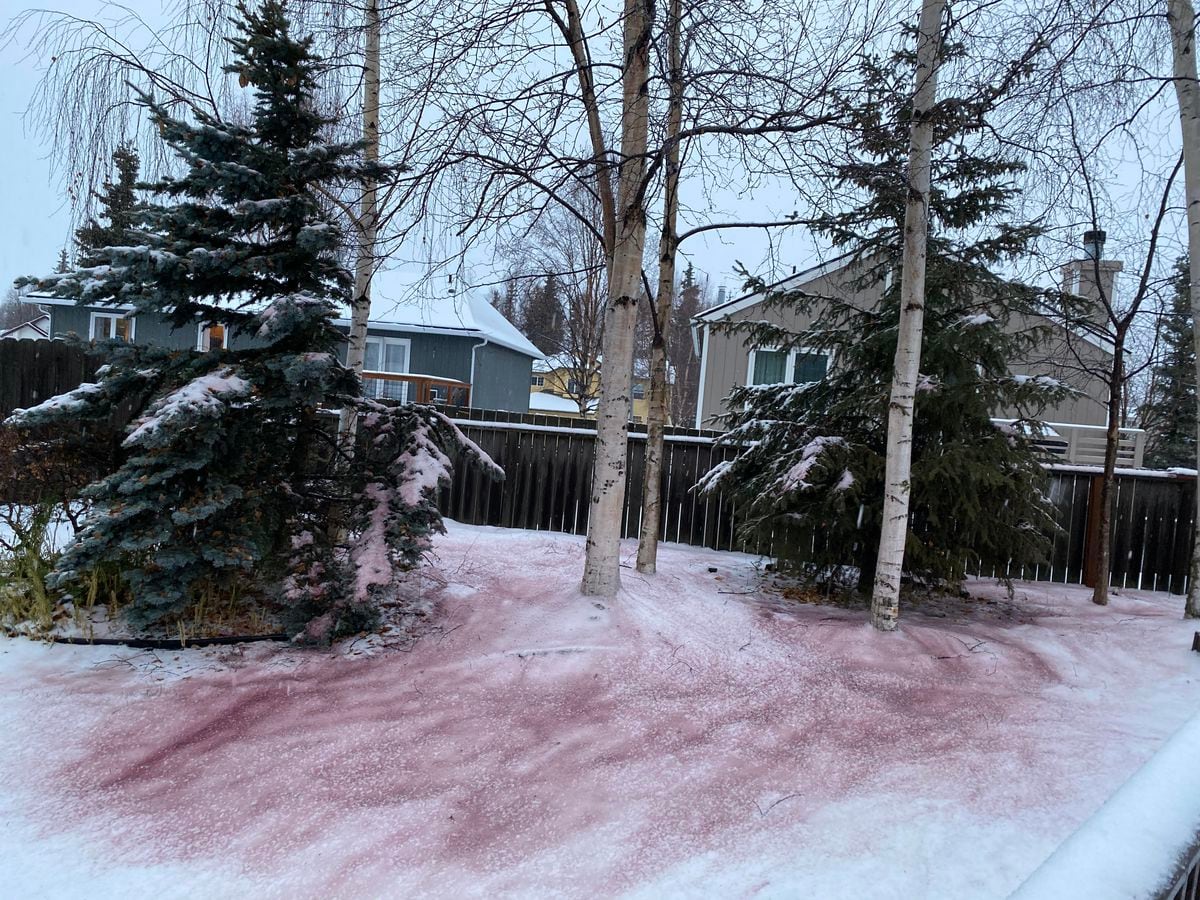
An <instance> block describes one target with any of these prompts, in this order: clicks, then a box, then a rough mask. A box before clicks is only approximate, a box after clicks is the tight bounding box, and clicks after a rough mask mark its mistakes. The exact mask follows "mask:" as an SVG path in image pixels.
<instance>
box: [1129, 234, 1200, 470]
mask: <svg viewBox="0 0 1200 900" xmlns="http://www.w3.org/2000/svg"><path fill="white" fill-rule="evenodd" d="M1189 277H1190V276H1189V269H1188V260H1187V257H1186V256H1185V257H1183V258H1182V259H1180V260H1179V261H1178V262H1176V264H1175V278H1174V282H1175V292H1174V294H1173V296H1172V298H1171V312H1170V314H1169V315H1167V317H1166V318H1164V319H1163V321H1162V323H1161V325H1160V331H1159V336H1160V338H1161V340H1162V342H1163V345H1164V352H1163V356H1162V362H1160V363H1159V364H1158V365H1156V366H1155V367H1154V370H1153V373H1152V376H1151V377H1152V379H1153V382H1152V385H1153V386H1152V388H1151V391H1150V397H1149V398H1148V401H1147V403H1146V405H1145V406H1144V407H1143V408H1142V410H1141V419H1142V421H1143V422H1145V423H1146V428H1147V431H1148V432H1149V434H1148V435H1147V438H1148V440H1147V447H1146V465H1147V466H1150V467H1152V468H1162V469H1165V468H1169V467H1172V466H1180V467H1184V468H1189V469H1194V468H1195V467H1196V346H1195V344H1194V343H1193V337H1192V306H1191V296H1190V294H1189V293H1188V283H1189Z"/></svg>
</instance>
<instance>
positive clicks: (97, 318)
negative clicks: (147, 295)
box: [88, 312, 133, 341]
mask: <svg viewBox="0 0 1200 900" xmlns="http://www.w3.org/2000/svg"><path fill="white" fill-rule="evenodd" d="M88 337H90V338H91V339H92V340H93V341H132V340H133V319H132V317H129V316H123V315H121V314H120V313H97V312H94V313H92V319H91V329H90V333H89V334H88Z"/></svg>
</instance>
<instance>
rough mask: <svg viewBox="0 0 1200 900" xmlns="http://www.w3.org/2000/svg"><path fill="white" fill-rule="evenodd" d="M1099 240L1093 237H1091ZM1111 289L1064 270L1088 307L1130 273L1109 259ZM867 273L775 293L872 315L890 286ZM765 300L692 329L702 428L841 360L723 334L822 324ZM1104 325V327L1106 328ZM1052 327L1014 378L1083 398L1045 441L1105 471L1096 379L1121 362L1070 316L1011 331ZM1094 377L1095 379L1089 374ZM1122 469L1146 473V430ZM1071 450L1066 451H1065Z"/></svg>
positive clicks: (837, 266)
mask: <svg viewBox="0 0 1200 900" xmlns="http://www.w3.org/2000/svg"><path fill="white" fill-rule="evenodd" d="M1099 234H1100V238H1099V243H1098V244H1096V245H1094V246H1093V247H1092V248H1091V249H1090V250H1089V251H1088V252H1089V253H1096V254H1097V255H1102V253H1103V233H1102V232H1101V233H1099ZM1090 235H1091V233H1089V236H1090ZM1098 268H1099V269H1100V273H1101V279H1103V283H1102V284H1101V285H1100V286H1099V288H1098V286H1097V285H1096V284H1095V283H1094V280H1093V279H1094V273H1095V271H1096V269H1097V265H1096V261H1095V260H1094V259H1093V258H1091V257H1090V256H1088V255H1086V254H1085V258H1083V259H1079V260H1074V261H1072V262H1070V263H1068V264H1067V265H1065V266H1064V267H1063V287H1064V290H1065V291H1067V292H1069V293H1075V294H1077V295H1079V296H1081V297H1083V298H1085V299H1086V298H1092V299H1094V298H1095V297H1097V296H1098V293H1097V291H1098V289H1100V288H1102V289H1104V290H1105V291H1106V292H1107V291H1111V289H1112V286H1113V283H1114V279H1115V277H1116V274H1117V272H1119V271H1120V269H1121V264H1120V263H1119V262H1116V261H1111V260H1100V262H1099V266H1098ZM861 273H862V269H861V264H859V263H856V262H855V261H854V260H853V258H852V257H851V256H850V255H843V256H839V257H836V258H834V259H831V260H829V261H827V262H824V263H822V264H820V265H816V266H813V267H812V268H809V269H806V270H804V271H801V272H798V273H796V274H794V275H791V276H789V277H788V278H785V279H783V280H782V281H779V282H777V283H776V284H773V285H771V286H770V288H769V289H770V290H772V291H778V290H802V291H805V292H807V293H809V294H812V295H816V296H818V297H837V298H839V299H841V300H844V301H846V302H849V303H852V304H854V305H856V306H860V307H862V308H866V307H868V305H874V304H877V303H879V302H880V301H881V299H882V296H883V290H884V285H883V283H882V281H880V282H878V283H875V284H871V285H869V286H867V287H863V286H861V284H858V286H856V283H857V282H859V281H860V280H861ZM764 299H765V297H764V295H763V294H762V293H761V292H759V293H749V294H744V295H742V296H740V297H736V298H734V299H732V300H728V301H726V302H724V303H718V304H717V305H715V306H712V307H709V308H708V309H706V310H704V311H703V312H700V313H699V314H697V315H696V316H695V317H694V318H693V320H692V340H693V343H694V345H695V349H696V352H697V354H698V355H699V356H700V386H699V391H698V396H697V400H696V419H695V425H696V427H697V428H713V427H719V424H718V423H717V422H716V421H715V417H716V416H718V415H719V414H720V413H722V412H723V411H724V409H723V403H724V400H725V398H726V397H728V396H729V393H730V391H731V390H732V389H733V388H734V387H735V386H738V385H744V384H774V383H779V382H791V383H804V382H812V381H819V380H821V379H822V378H824V377H825V375H826V373H827V372H828V371H829V369H830V367H831V366H834V365H836V360H833V359H830V358H829V356H828V355H827V353H825V352H821V351H817V350H805V349H803V348H801V349H793V350H791V351H790V352H786V353H785V352H780V351H777V350H773V349H771V348H764V347H756V346H753V345H752V344H751V343H750V342H749V341H748V339H747V337H746V336H745V335H743V334H737V333H729V332H726V331H723V330H722V327H721V326H722V325H727V324H728V323H731V322H739V321H763V320H766V321H769V322H771V323H773V324H775V325H779V326H782V327H784V328H786V329H787V330H788V331H791V332H796V333H800V332H803V331H805V330H806V329H808V328H809V327H811V325H812V322H813V318H814V317H813V315H811V314H805V313H801V312H799V311H797V310H795V309H794V308H779V307H767V306H765V305H764V303H763V301H764ZM1097 321H1098V322H1099V319H1098V320H1097ZM1035 326H1038V327H1046V326H1049V328H1048V331H1049V334H1050V337H1049V338H1048V339H1047V340H1045V341H1043V342H1042V344H1041V345H1040V346H1039V348H1038V350H1037V351H1036V353H1035V354H1034V355H1033V356H1031V357H1030V358H1028V359H1019V360H1013V361H1011V362H1010V369H1011V370H1012V373H1013V374H1014V375H1030V376H1036V375H1047V376H1050V377H1053V378H1056V379H1058V380H1060V381H1062V382H1064V383H1066V384H1069V385H1070V386H1071V387H1073V388H1074V389H1075V394H1074V395H1073V396H1071V397H1069V398H1068V399H1066V400H1064V401H1062V402H1061V403H1059V404H1058V405H1056V406H1054V407H1052V408H1050V409H1047V410H1045V411H1044V412H1043V414H1042V420H1043V422H1045V439H1046V440H1045V442H1046V444H1047V445H1048V446H1052V447H1055V448H1057V449H1061V450H1062V452H1063V453H1064V455H1065V456H1066V458H1067V459H1068V461H1070V462H1088V463H1093V462H1097V461H1098V460H1099V459H1100V458H1102V448H1103V442H1104V426H1105V423H1106V421H1107V416H1108V404H1107V397H1108V389H1107V386H1106V385H1105V384H1104V382H1103V380H1102V379H1100V378H1099V377H1097V376H1096V375H1094V374H1091V371H1096V370H1101V371H1102V370H1104V368H1106V367H1107V366H1108V365H1109V364H1110V363H1111V359H1112V346H1111V344H1110V343H1109V342H1108V341H1107V340H1106V339H1105V338H1104V337H1103V335H1102V329H1101V328H1100V327H1098V326H1097V327H1094V328H1093V327H1089V326H1088V324H1087V323H1078V324H1072V325H1071V326H1067V325H1065V324H1064V323H1063V319H1062V317H1061V316H1058V315H1055V311H1054V310H1051V309H1047V310H1046V312H1045V314H1044V315H1042V314H1016V313H1014V314H1012V316H1011V318H1010V320H1009V322H1008V326H1007V327H1008V328H1009V329H1010V330H1012V331H1016V332H1020V331H1025V330H1028V329H1029V328H1031V327H1035ZM1089 370H1091V371H1089ZM1017 415H1018V413H1017V411H1016V410H1011V409H998V410H996V411H995V416H996V418H997V419H998V420H1004V419H1013V418H1016V417H1017ZM1122 432H1123V438H1122V450H1121V453H1120V454H1119V459H1120V464H1121V465H1141V451H1142V448H1143V446H1144V435H1143V434H1142V433H1141V432H1140V431H1138V430H1137V429H1122ZM1059 445H1061V447H1060V446H1059Z"/></svg>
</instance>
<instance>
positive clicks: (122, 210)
mask: <svg viewBox="0 0 1200 900" xmlns="http://www.w3.org/2000/svg"><path fill="white" fill-rule="evenodd" d="M112 161H113V168H114V169H115V170H116V180H115V181H106V182H105V183H104V187H103V190H101V191H98V192H96V195H95V196H96V199H97V200H99V201H100V206H101V208H102V210H103V218H104V220H105V223H106V224H103V225H101V224H100V223H99V222H97V221H96V220H95V219H89V220H88V221H87V223H86V224H84V225H83V226H81V227H80V228H78V229H77V230H76V231H75V246H76V247H77V248H78V251H79V252H78V254H77V255H78V257H79V260H78V264H79V265H80V266H81V267H83V266H96V265H99V264H100V262H101V260H102V257H101V256H98V255H97V251H98V250H100V249H101V248H104V247H111V246H115V245H120V244H123V243H125V240H126V237H127V236H128V234H129V230H130V229H131V228H132V227H133V225H134V221H135V215H136V206H137V202H138V201H137V191H136V188H137V181H138V167H139V165H140V163H141V160H140V159H139V158H138V153H137V150H136V149H135V148H134V146H133V144H132V143H129V142H125V143H122V144H120V145H118V147H117V149H116V150H114V151H113V155H112ZM63 271H65V270H63Z"/></svg>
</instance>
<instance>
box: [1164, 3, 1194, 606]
mask: <svg viewBox="0 0 1200 900" xmlns="http://www.w3.org/2000/svg"><path fill="white" fill-rule="evenodd" d="M1167 21H1168V22H1169V23H1170V26H1171V50H1172V57H1173V59H1174V63H1175V65H1174V70H1175V71H1174V74H1175V97H1176V99H1177V100H1178V101H1179V128H1180V131H1181V132H1182V136H1183V183H1184V191H1185V196H1186V198H1187V226H1188V264H1189V272H1188V275H1189V284H1188V291H1189V293H1190V294H1191V301H1192V323H1193V328H1192V337H1193V340H1194V341H1195V346H1196V375H1197V378H1200V327H1197V326H1200V88H1197V85H1196V35H1195V29H1196V11H1195V9H1194V8H1193V6H1192V3H1191V0H1167ZM1197 402H1200V399H1198V401H1197ZM1197 437H1198V439H1200V435H1198V436H1197ZM1197 447H1198V453H1200V443H1198V444H1197ZM1197 465H1198V467H1200V462H1198V463H1197ZM1196 504H1197V507H1196V512H1197V522H1200V490H1197V491H1196ZM1189 572H1190V578H1189V580H1188V592H1187V603H1186V605H1185V607H1184V615H1185V616H1186V617H1187V618H1189V619H1195V618H1200V577H1198V576H1200V527H1197V529H1196V536H1195V544H1194V545H1193V547H1192V559H1191V565H1190V566H1189Z"/></svg>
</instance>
